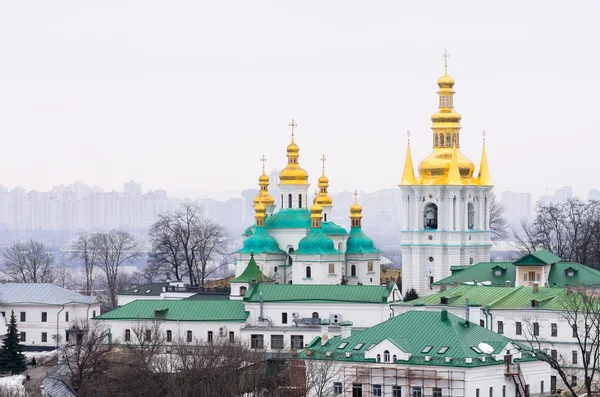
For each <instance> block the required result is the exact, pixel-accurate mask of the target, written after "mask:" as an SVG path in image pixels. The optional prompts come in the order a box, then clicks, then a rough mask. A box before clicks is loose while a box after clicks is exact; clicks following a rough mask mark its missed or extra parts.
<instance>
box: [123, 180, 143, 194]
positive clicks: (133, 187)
mask: <svg viewBox="0 0 600 397" xmlns="http://www.w3.org/2000/svg"><path fill="white" fill-rule="evenodd" d="M123 192H124V193H129V194H139V195H140V196H141V195H142V185H141V184H139V183H136V182H135V181H129V182H126V183H124V184H123Z"/></svg>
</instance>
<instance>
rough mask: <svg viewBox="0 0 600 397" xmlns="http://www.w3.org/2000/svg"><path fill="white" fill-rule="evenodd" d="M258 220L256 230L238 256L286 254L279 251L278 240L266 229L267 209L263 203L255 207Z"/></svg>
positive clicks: (245, 241)
mask: <svg viewBox="0 0 600 397" xmlns="http://www.w3.org/2000/svg"><path fill="white" fill-rule="evenodd" d="M254 211H255V218H256V229H255V230H254V233H252V234H251V235H250V236H249V237H247V238H246V240H244V246H243V247H242V248H241V249H240V250H239V251H238V254H249V253H254V254H285V252H283V251H282V250H280V249H279V244H277V240H275V238H274V237H273V236H271V235H270V234H269V233H267V230H266V229H265V218H266V211H267V209H266V207H265V205H264V204H263V203H258V204H257V205H256V206H255V207H254Z"/></svg>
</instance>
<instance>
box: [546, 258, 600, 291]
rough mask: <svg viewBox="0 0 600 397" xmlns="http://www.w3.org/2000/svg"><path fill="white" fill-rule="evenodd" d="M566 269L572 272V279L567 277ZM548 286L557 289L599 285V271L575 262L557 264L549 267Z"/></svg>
mask: <svg viewBox="0 0 600 397" xmlns="http://www.w3.org/2000/svg"><path fill="white" fill-rule="evenodd" d="M567 269H572V270H573V272H574V275H573V277H568V276H567ZM548 284H549V285H550V286H558V287H565V286H567V285H571V286H578V285H600V271H598V270H596V269H592V268H591V267H587V266H584V265H582V264H580V263H576V262H558V263H555V264H553V265H552V266H551V267H550V273H549V274H548Z"/></svg>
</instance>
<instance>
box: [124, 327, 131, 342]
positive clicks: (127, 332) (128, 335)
mask: <svg viewBox="0 0 600 397" xmlns="http://www.w3.org/2000/svg"><path fill="white" fill-rule="evenodd" d="M129 341H131V331H130V330H128V329H126V330H125V342H129Z"/></svg>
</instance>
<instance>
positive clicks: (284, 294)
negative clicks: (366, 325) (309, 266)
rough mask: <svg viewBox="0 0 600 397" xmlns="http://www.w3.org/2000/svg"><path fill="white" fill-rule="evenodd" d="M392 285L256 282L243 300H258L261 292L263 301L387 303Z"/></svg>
mask: <svg viewBox="0 0 600 397" xmlns="http://www.w3.org/2000/svg"><path fill="white" fill-rule="evenodd" d="M394 286H395V284H393V285H392V286H391V287H390V289H389V290H388V289H387V288H386V287H385V286H379V285H307V284H257V285H256V286H254V287H250V289H249V290H248V293H247V294H246V296H245V297H244V301H247V302H259V301H260V293H261V292H262V293H263V301H264V302H332V303H333V302H347V303H387V298H388V296H390V294H391V292H392V289H393V288H394Z"/></svg>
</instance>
